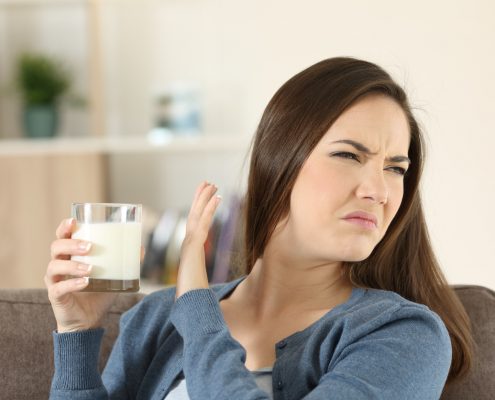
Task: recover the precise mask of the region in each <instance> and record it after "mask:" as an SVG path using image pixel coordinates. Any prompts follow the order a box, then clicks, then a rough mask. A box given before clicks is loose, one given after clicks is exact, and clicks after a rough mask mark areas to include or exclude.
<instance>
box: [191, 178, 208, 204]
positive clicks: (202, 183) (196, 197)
mask: <svg viewBox="0 0 495 400" xmlns="http://www.w3.org/2000/svg"><path fill="white" fill-rule="evenodd" d="M208 185H209V182H208V181H204V182H201V183H200V184H199V186H198V187H197V188H196V192H195V193H194V198H193V202H192V204H193V205H194V204H196V202H197V201H198V198H199V195H200V194H201V192H202V191H203V189H205V188H206V187H207V186H208Z"/></svg>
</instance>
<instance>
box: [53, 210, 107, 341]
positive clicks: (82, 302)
mask: <svg viewBox="0 0 495 400" xmlns="http://www.w3.org/2000/svg"><path fill="white" fill-rule="evenodd" d="M75 225H76V224H75V220H74V219H73V218H71V219H67V220H64V221H62V222H61V224H60V225H59V227H58V228H57V231H56V236H57V239H56V240H54V241H53V242H52V246H51V257H52V259H51V261H50V263H49V264H48V268H47V270H46V275H45V285H46V287H47V288H48V298H49V299H50V303H51V304H52V309H53V313H54V314H55V319H56V320H57V331H58V332H59V333H63V332H74V331H80V330H86V329H91V328H96V327H99V326H100V324H101V320H102V319H103V317H104V316H105V314H106V313H107V311H108V309H109V308H110V306H111V305H112V303H113V301H114V299H115V297H116V294H115V293H78V292H80V291H81V290H83V289H84V288H85V287H86V286H87V285H88V277H89V274H90V272H91V269H90V266H89V265H86V264H82V263H79V262H76V261H72V260H71V259H70V256H72V255H84V254H86V253H88V252H89V250H90V248H91V243H88V242H84V241H82V240H76V239H71V235H72V232H73V230H74V228H75ZM67 275H70V276H71V278H70V279H66V277H67Z"/></svg>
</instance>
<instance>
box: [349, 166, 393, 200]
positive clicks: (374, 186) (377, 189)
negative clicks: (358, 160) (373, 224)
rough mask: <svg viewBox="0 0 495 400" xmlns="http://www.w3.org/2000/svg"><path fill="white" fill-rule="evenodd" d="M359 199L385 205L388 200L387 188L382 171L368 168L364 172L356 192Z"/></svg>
mask: <svg viewBox="0 0 495 400" xmlns="http://www.w3.org/2000/svg"><path fill="white" fill-rule="evenodd" d="M356 195H357V196H358V197H359V198H360V199H365V200H370V201H373V202H375V203H378V204H382V205H385V204H387V200H388V186H387V183H386V182H385V176H384V171H383V170H382V169H378V168H369V169H368V171H366V172H364V171H363V175H362V179H361V181H360V184H359V186H358V188H357V190H356Z"/></svg>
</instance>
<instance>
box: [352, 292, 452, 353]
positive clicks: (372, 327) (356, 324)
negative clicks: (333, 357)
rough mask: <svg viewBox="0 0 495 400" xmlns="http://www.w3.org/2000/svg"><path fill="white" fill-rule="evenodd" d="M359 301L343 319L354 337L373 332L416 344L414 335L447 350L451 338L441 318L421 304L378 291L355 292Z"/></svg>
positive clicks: (392, 293)
mask: <svg viewBox="0 0 495 400" xmlns="http://www.w3.org/2000/svg"><path fill="white" fill-rule="evenodd" d="M354 290H356V291H358V292H359V294H360V295H358V296H357V297H358V299H357V300H356V301H354V303H353V304H351V305H350V307H349V308H348V309H347V310H346V312H345V315H342V316H343V317H344V319H345V320H346V323H347V324H348V325H349V326H351V327H352V330H353V332H354V333H355V334H356V335H360V334H361V335H369V334H370V333H372V332H380V334H383V335H387V334H391V335H397V334H401V333H402V332H403V333H404V338H412V340H415V338H417V336H416V335H411V333H413V332H415V333H417V334H418V335H420V336H421V337H422V338H425V339H426V338H427V337H429V340H430V341H432V342H436V343H437V344H444V345H445V347H446V348H447V347H448V348H450V346H451V344H450V336H449V333H448V331H447V328H446V327H445V324H444V323H443V321H442V319H441V318H440V316H439V315H438V314H437V313H435V312H434V311H433V310H431V309H430V308H429V307H427V306H426V305H424V304H420V303H416V302H413V301H411V300H408V299H406V298H404V297H402V296H401V295H400V294H398V293H396V292H393V291H388V290H381V289H371V288H366V289H365V288H356V289H354Z"/></svg>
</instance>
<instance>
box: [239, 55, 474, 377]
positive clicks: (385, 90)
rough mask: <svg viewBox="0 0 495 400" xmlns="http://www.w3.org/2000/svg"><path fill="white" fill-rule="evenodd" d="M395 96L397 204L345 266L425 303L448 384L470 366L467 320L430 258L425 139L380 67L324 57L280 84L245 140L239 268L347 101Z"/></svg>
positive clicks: (265, 237) (262, 240) (269, 228)
mask: <svg viewBox="0 0 495 400" xmlns="http://www.w3.org/2000/svg"><path fill="white" fill-rule="evenodd" d="M370 94H381V95H386V96H389V97H390V98H392V99H394V100H395V101H396V102H397V103H398V104H399V105H400V106H401V107H402V109H403V110H404V112H405V114H406V116H407V119H408V121H409V127H410V135H411V137H410V145H409V158H410V159H411V165H410V167H409V169H408V171H407V173H406V176H405V177H404V196H403V200H402V203H401V206H400V208H399V210H398V212H397V214H396V216H395V217H394V219H393V221H392V223H391V224H390V226H389V228H388V230H387V232H386V234H385V236H384V237H383V239H382V240H381V241H380V243H378V245H377V246H376V247H375V248H374V250H373V252H372V253H371V255H370V256H369V257H368V258H367V259H365V260H363V261H360V262H352V263H351V262H346V263H344V265H345V268H344V270H345V271H346V273H348V275H349V278H350V279H351V281H352V283H353V284H354V285H355V286H360V287H367V288H376V289H384V290H391V291H394V292H396V293H398V294H400V295H401V296H403V297H404V298H406V299H409V300H411V301H414V302H417V303H421V304H425V305H426V306H428V307H429V308H430V309H431V310H433V311H434V312H436V313H437V314H438V315H439V316H440V317H441V318H442V320H443V322H444V323H445V325H446V327H447V330H448V331H449V334H450V338H451V342H452V364H451V368H450V372H449V376H448V380H447V382H451V381H453V380H455V379H457V378H460V377H461V376H463V375H465V373H466V372H467V371H468V370H469V369H470V368H471V365H472V358H473V339H472V334H471V328H470V322H469V318H468V316H467V314H466V311H465V310H464V307H463V306H462V304H461V302H460V301H459V299H458V297H457V296H456V294H455V293H454V291H453V290H452V289H451V288H450V286H449V285H448V283H447V281H446V279H445V277H444V275H443V274H442V271H441V270H440V267H439V264H438V262H437V260H436V258H435V254H434V252H433V249H432V246H431V243H430V239H429V236H428V231H427V227H426V223H425V220H424V214H423V208H422V205H421V197H420V190H419V182H420V177H421V173H422V168H423V162H424V160H423V159H424V142H423V136H422V133H421V130H420V127H419V125H418V123H417V121H416V119H415V118H414V116H413V113H412V111H411V107H410V105H409V101H408V99H407V96H406V94H405V92H404V90H403V89H402V88H401V87H400V86H399V85H398V84H397V83H395V82H394V80H393V79H392V78H391V77H390V75H389V74H388V73H387V72H385V71H384V70H383V69H382V68H380V67H379V66H377V65H375V64H373V63H370V62H367V61H363V60H358V59H354V58H349V57H337V58H330V59H327V60H323V61H321V62H319V63H317V64H314V65H312V66H311V67H309V68H307V69H305V70H304V71H302V72H300V73H298V74H297V75H295V76H294V77H292V78H291V79H290V80H289V81H287V82H286V83H285V84H284V85H283V86H282V87H281V88H280V89H279V90H278V91H277V92H276V93H275V95H274V96H273V98H272V99H271V100H270V102H269V104H268V106H267V107H266V109H265V111H264V113H263V116H262V118H261V121H260V123H259V126H258V128H257V131H256V135H255V137H254V142H253V143H252V152H251V161H250V169H249V177H248V186H247V192H246V197H245V204H244V214H243V221H242V223H243V225H244V232H243V233H244V235H243V236H244V249H243V251H244V254H243V255H244V256H243V260H244V270H245V273H249V272H251V270H252V268H253V266H254V264H255V262H256V260H257V259H258V258H260V257H262V255H263V252H264V249H265V247H266V245H267V243H268V241H269V239H270V237H271V235H272V234H273V232H274V229H275V227H276V225H277V223H278V222H279V221H281V220H282V219H283V218H284V217H286V216H287V215H288V212H289V207H290V194H291V191H292V188H293V186H294V183H295V181H296V178H297V176H298V174H299V171H300V170H301V167H302V165H303V164H304V162H305V161H306V159H307V158H308V156H309V155H310V153H311V151H312V150H313V149H314V147H315V146H316V144H317V143H318V142H319V141H320V139H321V138H322V136H323V135H324V134H325V133H326V132H327V131H328V129H329V128H330V126H331V125H332V124H333V123H334V122H335V120H336V119H337V118H338V117H339V116H340V114H342V113H343V112H344V111H345V110H346V109H347V108H348V107H349V106H351V105H352V104H353V103H354V102H356V101H357V100H358V99H360V98H362V97H363V96H365V95H370Z"/></svg>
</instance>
